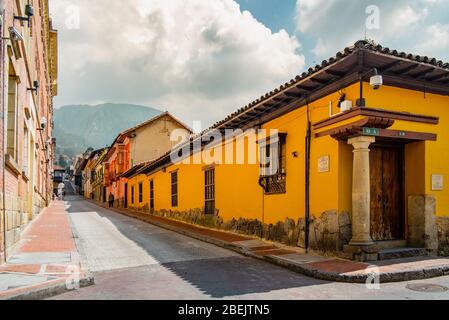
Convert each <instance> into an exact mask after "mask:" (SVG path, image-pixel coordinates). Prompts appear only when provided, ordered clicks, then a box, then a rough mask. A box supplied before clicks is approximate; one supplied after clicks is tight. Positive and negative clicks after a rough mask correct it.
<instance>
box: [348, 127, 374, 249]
mask: <svg viewBox="0 0 449 320" xmlns="http://www.w3.org/2000/svg"><path fill="white" fill-rule="evenodd" d="M375 141H376V139H375V138H374V137H367V136H361V137H356V138H352V139H349V140H348V143H349V144H351V145H352V146H353V147H354V163H353V170H354V171H353V182H352V240H351V242H350V243H349V245H350V246H370V245H373V244H374V242H373V240H372V238H371V232H370V226H371V218H370V211H371V199H370V198H371V197H370V196H371V187H370V166H369V151H370V150H369V146H370V144H372V143H374V142H375Z"/></svg>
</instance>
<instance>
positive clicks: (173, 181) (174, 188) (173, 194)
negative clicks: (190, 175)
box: [171, 171, 178, 207]
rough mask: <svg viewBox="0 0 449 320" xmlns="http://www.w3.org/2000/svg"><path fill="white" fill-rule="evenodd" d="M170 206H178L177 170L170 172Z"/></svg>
mask: <svg viewBox="0 0 449 320" xmlns="http://www.w3.org/2000/svg"><path fill="white" fill-rule="evenodd" d="M171 206H172V207H177V206H178V172H177V171H176V172H172V174H171Z"/></svg>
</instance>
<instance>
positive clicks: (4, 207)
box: [0, 10, 7, 261]
mask: <svg viewBox="0 0 449 320" xmlns="http://www.w3.org/2000/svg"><path fill="white" fill-rule="evenodd" d="M0 14H1V15H0V30H1V31H0V34H1V39H0V41H1V42H0V46H1V49H0V51H1V53H0V58H1V59H2V61H1V65H2V67H1V71H0V72H1V77H2V88H1V101H2V103H1V105H2V111H1V115H2V116H1V121H3V132H2V135H3V136H2V152H3V159H2V162H3V163H2V180H3V183H2V197H3V199H2V200H3V208H2V219H3V250H4V252H3V255H4V258H5V261H6V260H7V257H6V227H7V226H6V196H5V192H6V186H5V155H6V150H5V129H6V128H5V119H6V117H5V109H6V108H5V101H6V99H5V85H6V82H5V81H6V80H5V74H6V72H5V70H6V62H5V61H6V54H5V52H6V50H5V40H4V39H3V37H4V36H3V17H4V16H5V11H4V10H3V11H2V12H0Z"/></svg>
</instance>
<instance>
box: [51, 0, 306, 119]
mask: <svg viewBox="0 0 449 320" xmlns="http://www.w3.org/2000/svg"><path fill="white" fill-rule="evenodd" d="M51 4H52V15H53V18H54V20H55V25H56V28H58V29H59V37H60V38H59V40H60V48H59V52H60V70H61V72H60V79H59V84H60V93H59V98H58V100H57V102H58V104H59V105H61V104H68V103H92V102H98V101H111V102H130V103H142V104H147V105H150V106H154V107H156V108H164V109H168V110H169V111H172V112H174V113H175V114H177V115H179V116H180V117H183V118H184V119H186V121H192V120H194V119H202V120H208V121H212V120H218V119H220V118H222V117H223V116H224V115H225V114H227V113H229V112H231V111H234V110H235V109H236V108H239V107H241V106H243V105H244V104H246V103H248V102H250V101H251V99H253V98H257V97H258V96H260V95H261V94H263V93H265V92H266V91H267V90H271V89H272V88H274V87H275V86H278V85H279V84H281V83H283V82H285V81H287V80H289V79H290V78H291V77H293V76H294V75H296V74H298V73H300V71H302V69H303V67H304V57H303V56H302V55H301V54H300V53H298V51H299V49H300V45H299V42H298V41H297V39H296V38H295V37H290V36H289V35H288V34H287V32H285V31H280V32H278V33H272V32H271V30H270V29H268V28H266V27H265V26H264V25H263V24H261V23H260V22H258V21H257V20H256V19H255V18H254V17H253V16H252V15H251V14H250V13H249V12H246V11H245V12H242V11H241V10H240V8H239V6H238V5H237V4H236V2H235V1H233V0H207V1H203V0H189V1H184V0H170V1H166V0H128V1H126V4H125V2H123V1H119V0H96V1H89V0H76V1H74V0H57V1H52V2H51ZM71 5H77V6H78V7H79V9H80V10H79V11H80V29H79V30H69V29H67V28H66V23H65V22H66V19H68V17H67V16H66V9H67V7H68V6H71Z"/></svg>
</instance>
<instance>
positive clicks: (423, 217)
mask: <svg viewBox="0 0 449 320" xmlns="http://www.w3.org/2000/svg"><path fill="white" fill-rule="evenodd" d="M407 221H408V245H409V246H410V247H413V248H425V249H427V251H429V253H434V254H436V253H437V250H438V230H437V224H436V200H435V198H434V197H432V196H423V195H415V196H409V197H408V219H407Z"/></svg>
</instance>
